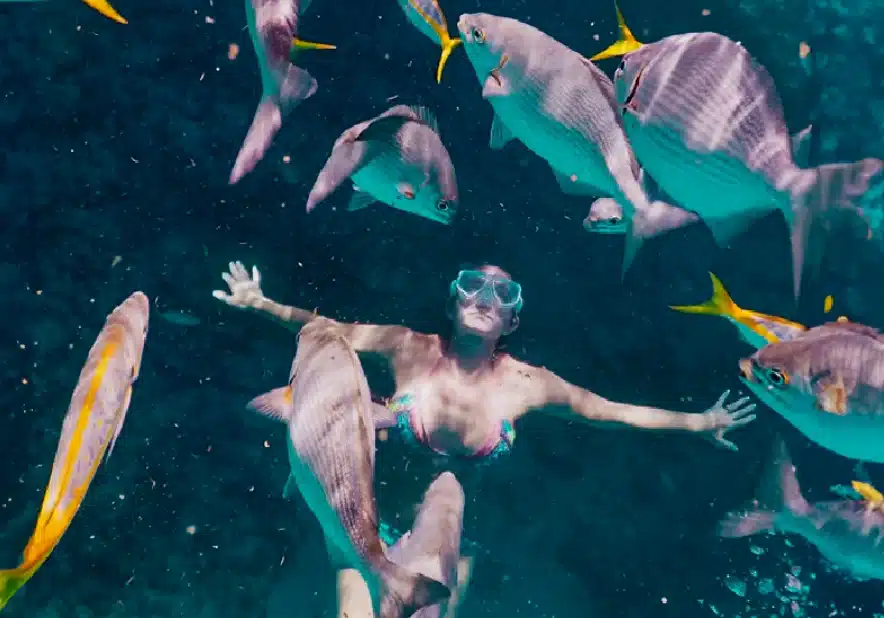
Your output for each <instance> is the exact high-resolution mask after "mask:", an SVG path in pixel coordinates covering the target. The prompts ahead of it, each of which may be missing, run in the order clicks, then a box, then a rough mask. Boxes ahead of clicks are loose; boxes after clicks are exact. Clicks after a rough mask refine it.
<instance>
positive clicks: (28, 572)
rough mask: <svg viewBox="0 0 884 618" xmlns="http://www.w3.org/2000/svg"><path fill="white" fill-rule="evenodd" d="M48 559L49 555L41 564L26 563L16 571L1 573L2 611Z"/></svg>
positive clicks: (0, 604)
mask: <svg viewBox="0 0 884 618" xmlns="http://www.w3.org/2000/svg"><path fill="white" fill-rule="evenodd" d="M50 551H51V549H50ZM48 557H49V554H48V553H47V554H46V556H45V557H44V558H43V559H42V560H40V561H39V562H36V563H35V562H28V561H26V562H24V563H23V564H21V565H19V566H17V567H16V568H14V569H8V570H5V571H0V610H2V609H3V608H4V607H6V604H7V603H9V599H11V598H12V597H13V596H15V593H16V592H18V591H19V590H20V589H21V587H22V586H24V585H25V584H26V583H27V582H28V580H29V579H31V577H32V576H33V575H34V573H36V572H37V569H39V568H40V567H41V566H42V565H43V563H44V562H45V561H46V558H48Z"/></svg>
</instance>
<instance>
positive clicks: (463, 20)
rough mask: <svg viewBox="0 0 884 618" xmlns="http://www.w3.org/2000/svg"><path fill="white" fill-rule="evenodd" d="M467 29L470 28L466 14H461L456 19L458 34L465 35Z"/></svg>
mask: <svg viewBox="0 0 884 618" xmlns="http://www.w3.org/2000/svg"><path fill="white" fill-rule="evenodd" d="M469 27H470V24H469V20H467V16H466V14H463V15H461V16H460V17H458V18H457V31H458V32H460V33H461V34H466V32H467V30H468V29H469Z"/></svg>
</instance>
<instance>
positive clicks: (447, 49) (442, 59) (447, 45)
mask: <svg viewBox="0 0 884 618" xmlns="http://www.w3.org/2000/svg"><path fill="white" fill-rule="evenodd" d="M461 43H463V41H461V40H460V39H458V38H454V39H452V38H451V37H446V38H444V39H442V55H441V56H439V65H438V66H437V67H436V83H437V84H441V83H442V71H444V70H445V65H446V64H448V59H449V58H450V57H451V52H453V51H454V48H455V47H457V46H458V45H460V44H461Z"/></svg>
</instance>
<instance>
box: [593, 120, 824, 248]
mask: <svg viewBox="0 0 884 618" xmlns="http://www.w3.org/2000/svg"><path fill="white" fill-rule="evenodd" d="M811 130H812V126H808V127H806V128H805V129H802V130H801V131H799V132H798V133H796V134H795V135H793V136H792V156H793V157H794V159H795V164H796V165H798V166H800V167H806V166H807V161H808V158H809V154H810V137H811ZM642 176H644V174H642ZM639 214H640V215H641V216H643V217H644V220H641V221H640V222H639V225H641V226H643V227H646V228H647V229H648V230H649V231H648V232H647V234H648V235H649V236H656V235H657V234H661V233H663V232H666V231H668V230H674V229H678V228H681V227H684V226H686V225H689V224H691V223H693V222H695V221H697V220H699V217H698V216H697V215H696V214H695V213H693V212H690V211H687V210H683V209H681V208H677V207H675V206H670V205H669V204H667V203H665V202H657V203H656V204H655V205H654V207H653V208H649V209H648V210H647V211H642V212H640V213H639ZM583 229H585V230H586V231H587V232H594V233H596V234H625V233H626V232H627V230H628V229H629V221H627V220H626V218H625V217H624V214H623V207H622V206H621V205H620V204H618V203H617V201H616V200H613V199H611V198H607V197H603V198H599V199H597V200H596V201H594V202H593V203H592V204H590V207H589V213H588V214H587V215H586V218H585V219H584V220H583Z"/></svg>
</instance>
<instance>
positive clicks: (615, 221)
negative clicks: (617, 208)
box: [608, 217, 620, 225]
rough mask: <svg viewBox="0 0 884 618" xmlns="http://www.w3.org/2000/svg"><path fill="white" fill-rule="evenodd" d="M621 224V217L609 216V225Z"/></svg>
mask: <svg viewBox="0 0 884 618" xmlns="http://www.w3.org/2000/svg"><path fill="white" fill-rule="evenodd" d="M619 224H620V217H609V218H608V225H619Z"/></svg>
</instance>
